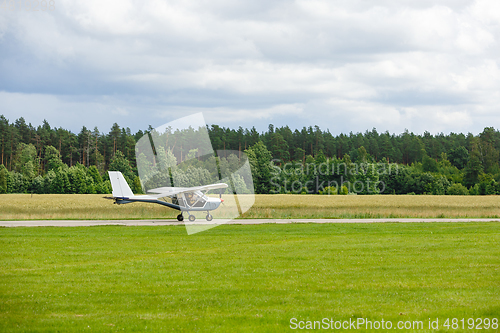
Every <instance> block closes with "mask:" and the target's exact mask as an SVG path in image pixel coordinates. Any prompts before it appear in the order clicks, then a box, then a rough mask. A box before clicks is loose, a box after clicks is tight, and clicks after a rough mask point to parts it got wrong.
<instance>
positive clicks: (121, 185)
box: [108, 171, 134, 198]
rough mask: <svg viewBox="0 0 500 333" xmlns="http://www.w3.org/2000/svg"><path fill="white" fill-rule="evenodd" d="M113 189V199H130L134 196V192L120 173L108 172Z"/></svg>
mask: <svg viewBox="0 0 500 333" xmlns="http://www.w3.org/2000/svg"><path fill="white" fill-rule="evenodd" d="M108 174H109V180H110V181H111V187H112V188H113V197H115V198H130V197H133V196H134V193H132V190H131V189H130V187H129V186H128V184H127V181H126V180H125V178H124V177H123V175H122V173H121V172H120V171H108Z"/></svg>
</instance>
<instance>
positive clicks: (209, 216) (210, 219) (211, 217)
mask: <svg viewBox="0 0 500 333" xmlns="http://www.w3.org/2000/svg"><path fill="white" fill-rule="evenodd" d="M206 219H207V221H208V222H210V221H212V220H213V219H214V217H213V216H212V215H210V214H207V217H206Z"/></svg>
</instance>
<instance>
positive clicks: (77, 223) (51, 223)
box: [0, 218, 500, 227]
mask: <svg viewBox="0 0 500 333" xmlns="http://www.w3.org/2000/svg"><path fill="white" fill-rule="evenodd" d="M412 222H413V223H422V222H423V223H430V222H500V219H493V218H491V219H488V218H477V219H474V218H470V219H449V218H441V219H420V218H411V219H404V218H402V219H394V218H392V219H287V220H282V219H247V220H243V219H242V220H213V221H212V222H206V221H204V220H200V221H195V222H187V223H186V224H267V223H277V224H286V223H412ZM184 224H185V223H184V222H178V221H177V220H38V221H0V227H88V226H94V225H125V226H147V225H149V226H161V225H184Z"/></svg>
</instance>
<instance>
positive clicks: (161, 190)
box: [148, 183, 228, 196]
mask: <svg viewBox="0 0 500 333" xmlns="http://www.w3.org/2000/svg"><path fill="white" fill-rule="evenodd" d="M227 187H228V185H227V184H225V183H219V184H210V185H202V186H194V187H158V188H154V189H151V190H149V191H148V193H157V194H162V195H165V196H172V195H176V194H180V193H188V192H195V191H210V190H215V189H218V188H227Z"/></svg>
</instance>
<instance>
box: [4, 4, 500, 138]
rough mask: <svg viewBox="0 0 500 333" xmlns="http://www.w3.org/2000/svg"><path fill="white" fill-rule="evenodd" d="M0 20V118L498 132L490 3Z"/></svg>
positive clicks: (126, 11)
mask: <svg viewBox="0 0 500 333" xmlns="http://www.w3.org/2000/svg"><path fill="white" fill-rule="evenodd" d="M16 4H17V5H16V6H17V7H16V10H14V11H10V10H9V8H7V9H5V8H0V114H4V115H5V116H6V117H7V118H8V119H9V120H10V121H14V120H15V119H17V118H19V117H21V116H23V117H25V119H26V120H27V121H28V122H31V123H32V124H33V125H39V124H40V123H41V122H42V120H43V119H47V120H48V121H49V123H50V124H51V125H52V126H57V127H59V126H61V127H64V128H68V129H71V130H72V131H74V132H78V131H79V130H80V129H81V127H82V126H83V125H85V126H87V127H92V128H93V127H94V126H96V125H97V126H98V127H99V129H100V130H101V131H104V132H107V131H108V130H109V128H110V127H111V125H112V123H113V122H117V123H118V124H119V125H120V126H123V127H130V128H131V129H132V130H133V131H137V130H139V129H145V128H147V126H148V125H150V124H151V125H152V126H153V127H156V126H159V125H161V124H163V123H165V122H167V121H169V120H172V119H176V118H180V117H182V116H184V115H188V114H192V113H195V112H200V111H202V112H203V113H204V115H205V119H206V121H207V123H216V124H220V125H223V126H230V127H233V128H235V127H237V126H240V125H241V126H243V127H252V126H256V127H257V129H259V130H264V129H266V127H267V124H269V123H273V124H274V125H277V126H283V125H289V126H290V127H291V128H301V127H302V126H304V125H305V126H309V125H316V124H317V125H319V126H320V127H321V128H322V129H324V130H326V129H327V128H328V129H330V131H331V132H332V133H335V134H337V133H340V132H344V133H345V132H349V131H354V132H357V131H363V132H364V131H365V130H367V129H371V128H372V127H376V128H377V129H378V130H379V131H385V130H389V131H390V132H396V133H400V132H402V131H403V130H404V129H405V128H407V129H409V130H410V131H414V132H417V133H423V132H424V131H425V130H427V131H430V132H431V133H438V132H441V131H442V132H445V133H448V132H451V131H453V132H473V133H479V132H480V131H481V130H482V128H483V127H485V126H494V127H495V128H499V127H500V126H499V124H500V113H499V105H500V70H499V59H500V48H499V38H500V2H499V1H498V0H481V1H463V0H456V1H451V0H450V1H426V0H419V1H409V0H407V1H404V0H403V1H388V0H387V1H369V0H367V1H361V0H358V1H357V0H346V1H314V0H313V1H310V0H307V1H305V0H303V1H302V0H299V1H279V0H278V1H260V0H253V1H246V2H237V1H229V0H227V1H226V0H210V1H182V4H181V2H180V1H147V2H143V1H127V0H120V1H94V0H86V1H82V2H76V1H65V0H57V1H55V6H54V7H55V10H53V11H45V12H42V11H38V12H33V11H25V10H19V8H18V6H19V5H18V3H17V2H16Z"/></svg>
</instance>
